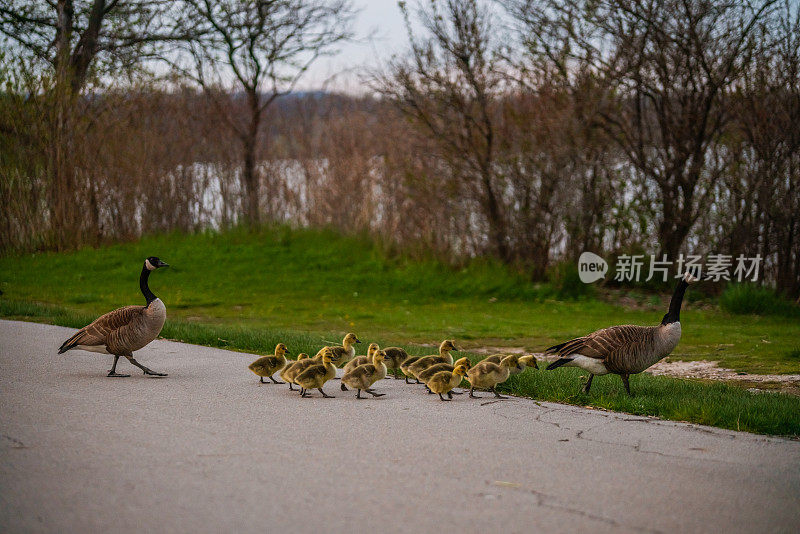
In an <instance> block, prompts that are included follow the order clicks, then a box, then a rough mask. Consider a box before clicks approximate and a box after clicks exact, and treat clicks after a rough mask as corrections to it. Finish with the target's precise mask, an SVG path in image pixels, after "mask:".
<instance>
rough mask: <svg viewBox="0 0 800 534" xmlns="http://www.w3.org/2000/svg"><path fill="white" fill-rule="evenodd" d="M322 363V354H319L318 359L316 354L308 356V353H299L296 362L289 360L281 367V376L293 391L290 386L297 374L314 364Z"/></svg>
mask: <svg viewBox="0 0 800 534" xmlns="http://www.w3.org/2000/svg"><path fill="white" fill-rule="evenodd" d="M318 363H322V356H321V355H320V357H319V359H317V357H316V356H314V357H313V358H310V357H309V356H308V354H305V353H303V354H300V355H299V356H298V357H297V361H296V362H291V363H290V364H289V365H287V366H286V367H284V368H283V371H281V378H282V379H283V380H284V381H286V383H287V384H289V389H290V390H292V391H295V389H294V388H293V387H292V384H294V383H295V381H294V379H295V378H297V375H299V374H300V373H302V372H303V371H305V370H306V369H308V368H309V367H311V366H312V365H314V364H318Z"/></svg>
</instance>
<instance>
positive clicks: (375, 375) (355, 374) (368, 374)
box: [342, 349, 386, 399]
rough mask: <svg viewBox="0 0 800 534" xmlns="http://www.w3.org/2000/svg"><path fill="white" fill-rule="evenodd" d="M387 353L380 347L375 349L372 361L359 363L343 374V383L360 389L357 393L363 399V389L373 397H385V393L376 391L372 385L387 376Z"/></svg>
mask: <svg viewBox="0 0 800 534" xmlns="http://www.w3.org/2000/svg"><path fill="white" fill-rule="evenodd" d="M385 359H386V353H385V352H384V351H382V350H380V349H378V350H376V351H375V354H374V355H373V357H372V363H365V364H364V365H359V366H358V367H356V368H355V369H353V370H351V371H350V372H348V373H345V374H344V375H342V384H347V385H348V386H350V387H351V388H355V389H357V390H358V393H356V398H357V399H363V398H364V397H362V396H361V390H362V389H363V390H364V391H366V392H367V393H369V394H370V395H372V396H373V397H383V396H384V395H385V393H375V391H373V390H372V388H371V386H372V384H374V383H375V382H377V381H378V380H383V379H384V378H386V364H385V363H384V360H385Z"/></svg>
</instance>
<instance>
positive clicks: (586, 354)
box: [545, 272, 697, 395]
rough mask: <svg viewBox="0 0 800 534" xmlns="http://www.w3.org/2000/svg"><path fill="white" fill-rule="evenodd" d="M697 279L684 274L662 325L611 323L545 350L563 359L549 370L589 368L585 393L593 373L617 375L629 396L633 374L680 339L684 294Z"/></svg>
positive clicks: (648, 365)
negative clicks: (630, 380)
mask: <svg viewBox="0 0 800 534" xmlns="http://www.w3.org/2000/svg"><path fill="white" fill-rule="evenodd" d="M696 281H697V278H695V277H694V276H693V275H692V274H691V273H689V272H687V273H686V274H684V275H683V278H681V280H680V282H678V285H677V287H676V288H675V293H673V294H672V300H670V303H669V310H668V311H667V313H666V315H664V318H663V319H662V320H661V324H660V325H658V326H636V325H622V326H611V327H608V328H603V329H602V330H597V331H596V332H592V333H591V334H589V335H586V336H583V337H579V338H575V339H571V340H569V341H566V342H564V343H559V344H558V345H553V346H552V347H550V348H548V349H547V350H545V354H557V355H558V356H560V358H559V359H558V360H556V361H554V362H553V363H551V364H550V365H548V366H547V370H548V371H549V370H551V369H555V368H556V367H561V366H562V365H563V366H566V367H580V368H581V369H584V370H586V371H589V373H590V374H589V380H588V381H587V382H586V385H585V386H584V388H583V391H584V392H585V393H588V392H589V388H591V387H592V379H593V378H594V375H605V374H608V373H613V374H617V375H619V376H620V378H622V383H623V384H624V385H625V391H627V392H628V395H630V394H631V387H630V384H629V383H628V378H629V377H630V375H632V374H636V373H641V372H642V371H644V370H645V369H647V368H648V367H650V366H651V365H653V364H654V363H656V362H657V361H659V360H661V359H662V358H664V357H666V356H668V355H669V354H670V353H671V352H672V351H673V350H675V347H677V346H678V342H679V341H680V340H681V304H682V303H683V295H684V293H686V288H687V287H689V284H691V283H693V282H696Z"/></svg>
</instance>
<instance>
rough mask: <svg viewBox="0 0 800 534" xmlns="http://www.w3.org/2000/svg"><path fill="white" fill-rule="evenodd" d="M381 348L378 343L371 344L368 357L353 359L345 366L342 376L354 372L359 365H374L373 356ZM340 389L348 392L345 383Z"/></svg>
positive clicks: (368, 348)
mask: <svg viewBox="0 0 800 534" xmlns="http://www.w3.org/2000/svg"><path fill="white" fill-rule="evenodd" d="M379 348H380V347H378V344H377V343H370V344H369V347H367V355H366V356H356V357H355V358H353V359H352V360H350V361H349V362H347V363H346V364H345V366H344V367H343V368H342V371H343V373H342V376H344V375H346V374H347V373H349V372H350V371H352V370H353V369H355V368H356V367H358V366H359V365H364V364H367V363H372V356H373V355H374V354H375V352H376V351H377V350H378V349H379ZM339 387H340V388H341V390H342V391H348V389H347V386H345V384H344V382H342V383H341V384H340V385H339Z"/></svg>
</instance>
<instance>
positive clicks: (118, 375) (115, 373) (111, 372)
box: [108, 371, 131, 378]
mask: <svg viewBox="0 0 800 534" xmlns="http://www.w3.org/2000/svg"><path fill="white" fill-rule="evenodd" d="M108 376H110V377H112V378H126V377H129V376H131V375H126V374H123V373H117V372H116V371H109V372H108Z"/></svg>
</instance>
